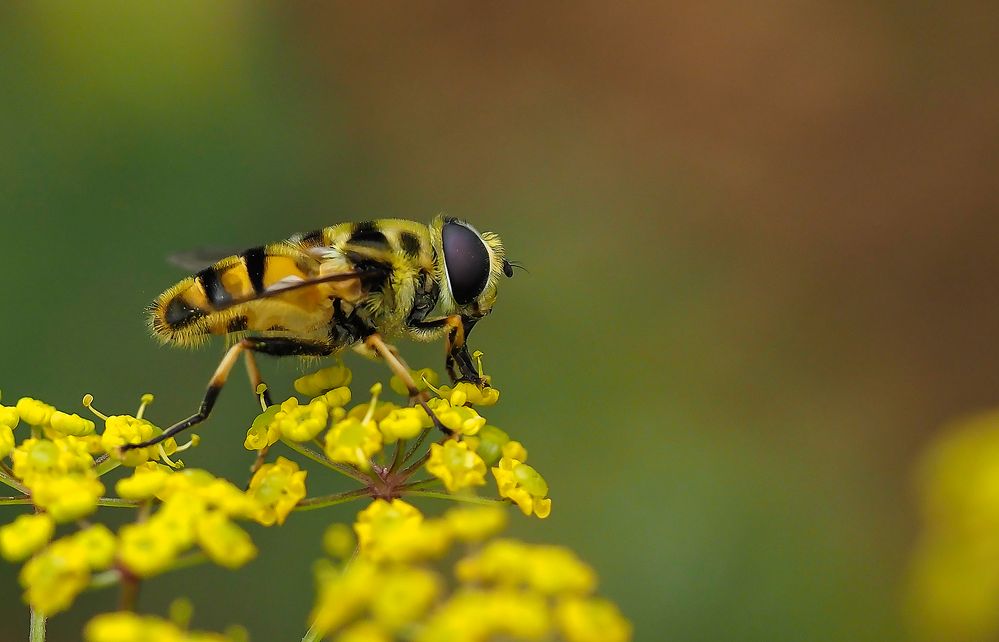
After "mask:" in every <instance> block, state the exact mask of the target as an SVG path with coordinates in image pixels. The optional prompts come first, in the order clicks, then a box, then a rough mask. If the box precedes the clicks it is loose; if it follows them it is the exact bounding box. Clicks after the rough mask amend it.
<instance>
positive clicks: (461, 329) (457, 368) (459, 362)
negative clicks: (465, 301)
mask: <svg viewBox="0 0 999 642" xmlns="http://www.w3.org/2000/svg"><path fill="white" fill-rule="evenodd" d="M476 321H478V319H475V318H474V317H463V316H461V315H458V314H452V315H451V316H448V317H441V318H439V319H431V320H429V321H411V322H410V326H411V327H413V328H415V329H417V330H425V331H438V330H440V329H441V328H443V329H444V342H445V350H446V356H445V359H444V366H445V368H447V374H448V376H449V377H451V383H457V382H459V381H467V382H470V383H474V384H475V385H477V386H479V387H480V388H482V387H485V386H488V385H489V384H487V383H486V382H485V380H484V379H482V377H480V376H479V371H478V369H476V367H475V362H474V361H473V360H472V356H471V355H470V354H468V345H467V344H466V343H465V339H466V338H467V337H468V333H469V332H470V331H471V330H472V327H473V326H474V325H475V323H476Z"/></svg>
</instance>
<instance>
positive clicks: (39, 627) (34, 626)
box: [28, 609, 45, 642]
mask: <svg viewBox="0 0 999 642" xmlns="http://www.w3.org/2000/svg"><path fill="white" fill-rule="evenodd" d="M28 642H45V616H44V615H42V614H41V613H38V612H37V611H35V609H31V628H30V630H29V631H28Z"/></svg>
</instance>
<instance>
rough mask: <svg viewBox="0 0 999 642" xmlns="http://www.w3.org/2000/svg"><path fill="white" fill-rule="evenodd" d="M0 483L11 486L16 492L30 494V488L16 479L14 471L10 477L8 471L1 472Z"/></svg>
mask: <svg viewBox="0 0 999 642" xmlns="http://www.w3.org/2000/svg"><path fill="white" fill-rule="evenodd" d="M0 483H3V484H5V485H7V486H10V487H11V488H13V489H14V490H16V491H20V492H22V493H24V494H25V495H27V494H28V488H27V487H26V486H25V485H24V484H22V483H21V482H19V481H17V480H16V479H14V473H13V471H11V473H10V474H9V475H8V474H7V471H6V470H0Z"/></svg>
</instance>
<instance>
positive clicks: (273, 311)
mask: <svg viewBox="0 0 999 642" xmlns="http://www.w3.org/2000/svg"><path fill="white" fill-rule="evenodd" d="M318 269H319V265H318V261H316V260H315V259H314V258H313V257H310V256H309V255H308V254H306V253H305V252H302V251H301V250H300V249H299V248H296V247H295V246H293V245H290V244H287V243H275V244H272V245H268V246H266V247H257V248H252V249H250V250H247V251H245V252H242V253H240V254H237V255H235V256H230V257H227V258H224V259H222V260H221V261H219V262H217V263H215V264H213V265H210V266H208V267H207V268H205V269H204V270H201V271H200V272H198V273H197V274H195V275H193V276H190V277H188V278H186V279H184V280H183V281H181V282H179V283H177V284H176V285H174V286H173V287H172V288H170V289H169V290H167V291H166V292H164V293H163V294H161V295H160V296H159V297H157V298H156V300H155V301H154V302H153V304H152V305H151V306H150V308H149V312H150V320H149V322H150V327H151V328H152V331H153V334H154V335H155V336H156V337H157V338H159V339H160V340H162V341H164V342H166V343H173V344H177V345H197V344H200V343H202V342H203V341H204V340H205V339H207V338H208V336H209V335H223V334H229V333H233V332H244V331H272V332H290V333H294V334H297V335H301V336H303V338H305V337H307V336H310V335H312V334H315V333H317V332H321V328H322V326H323V325H324V317H327V316H328V312H326V310H328V308H329V300H328V298H327V297H328V293H327V292H325V291H324V289H323V288H321V287H320V288H302V289H300V290H295V291H292V292H288V293H286V294H282V295H280V296H277V297H273V298H268V299H259V300H254V297H258V296H260V295H261V293H263V292H264V291H265V290H266V289H267V288H269V287H270V286H272V285H274V284H275V283H278V282H279V281H283V280H287V279H307V278H309V277H311V276H313V275H314V274H315V273H316V271H317V270H318Z"/></svg>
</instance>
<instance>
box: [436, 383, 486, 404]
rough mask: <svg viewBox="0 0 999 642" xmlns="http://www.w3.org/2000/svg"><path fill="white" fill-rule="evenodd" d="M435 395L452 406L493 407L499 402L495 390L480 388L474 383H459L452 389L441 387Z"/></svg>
mask: <svg viewBox="0 0 999 642" xmlns="http://www.w3.org/2000/svg"><path fill="white" fill-rule="evenodd" d="M437 393H438V394H439V395H440V396H441V397H442V398H444V399H447V400H448V401H449V402H451V405H452V406H464V405H466V404H470V405H474V406H495V405H496V402H498V401H499V396H500V392H499V390H497V389H496V388H493V387H491V386H486V387H484V388H480V387H478V386H477V385H475V384H474V383H469V382H467V381H459V382H458V383H456V384H455V386H454V388H451V387H449V386H441V387H440V390H438V391H437Z"/></svg>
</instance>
